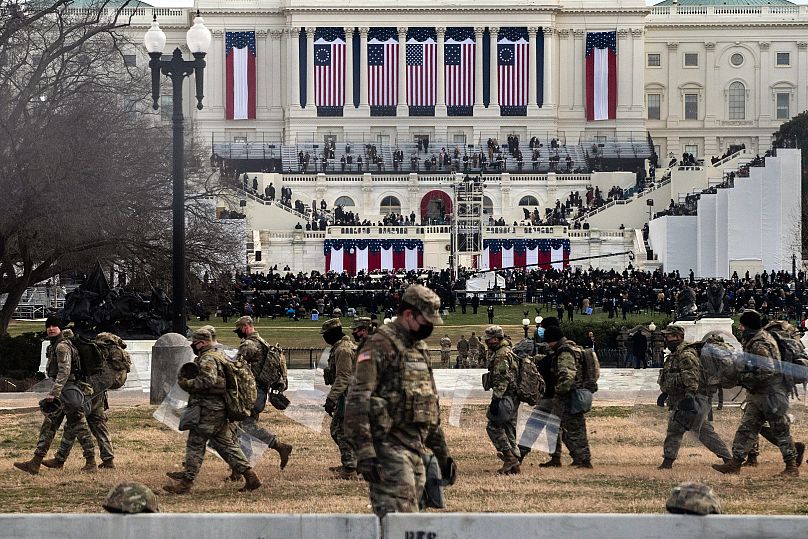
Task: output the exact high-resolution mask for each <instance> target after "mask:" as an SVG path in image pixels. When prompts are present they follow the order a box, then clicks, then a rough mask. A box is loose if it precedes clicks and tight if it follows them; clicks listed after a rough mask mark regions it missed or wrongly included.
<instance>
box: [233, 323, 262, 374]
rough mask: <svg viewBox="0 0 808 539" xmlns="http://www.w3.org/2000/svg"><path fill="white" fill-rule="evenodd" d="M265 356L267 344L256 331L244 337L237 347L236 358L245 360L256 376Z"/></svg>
mask: <svg viewBox="0 0 808 539" xmlns="http://www.w3.org/2000/svg"><path fill="white" fill-rule="evenodd" d="M266 356H267V345H266V343H265V342H264V340H263V339H262V338H261V336H260V335H259V334H258V332H257V331H253V332H252V334H251V335H250V336H249V337H246V338H244V339H243V340H242V341H241V344H240V345H239V347H238V354H237V355H236V357H237V358H238V359H243V360H246V361H247V363H249V365H250V368H251V369H252V371H253V376H255V377H256V378H257V377H258V375H259V374H260V370H261V366H262V365H263V364H264V360H265V359H266Z"/></svg>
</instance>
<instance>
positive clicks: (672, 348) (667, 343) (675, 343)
mask: <svg viewBox="0 0 808 539" xmlns="http://www.w3.org/2000/svg"><path fill="white" fill-rule="evenodd" d="M680 342H681V341H665V348H667V349H668V350H670V351H671V352H675V351H676V349H677V348H678V347H679V343H680Z"/></svg>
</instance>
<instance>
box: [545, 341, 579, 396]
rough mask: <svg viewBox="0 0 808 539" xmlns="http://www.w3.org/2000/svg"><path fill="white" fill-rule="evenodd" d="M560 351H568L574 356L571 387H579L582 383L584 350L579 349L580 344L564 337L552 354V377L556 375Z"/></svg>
mask: <svg viewBox="0 0 808 539" xmlns="http://www.w3.org/2000/svg"><path fill="white" fill-rule="evenodd" d="M561 352H569V353H571V354H572V355H573V356H574V357H575V383H574V384H573V389H580V388H581V384H582V383H583V375H584V373H583V359H584V358H583V355H584V351H583V350H582V349H581V347H580V346H578V345H577V344H575V341H571V340H569V339H565V340H564V342H563V343H562V344H561V346H559V347H558V348H557V349H556V351H555V354H553V367H552V368H553V375H554V378H557V377H558V356H559V354H561Z"/></svg>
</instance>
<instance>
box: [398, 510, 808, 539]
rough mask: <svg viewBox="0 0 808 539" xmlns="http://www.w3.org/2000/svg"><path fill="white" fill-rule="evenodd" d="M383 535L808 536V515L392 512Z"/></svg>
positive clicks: (483, 538) (469, 538) (442, 538)
mask: <svg viewBox="0 0 808 539" xmlns="http://www.w3.org/2000/svg"><path fill="white" fill-rule="evenodd" d="M383 528H384V539H491V538H492V537H502V538H506V537H525V538H527V537H530V538H541V537H548V538H553V539H557V538H558V537H565V538H566V537H570V538H577V537H597V538H598V539H625V538H629V537H643V538H657V537H658V538H669V537H676V538H677V539H689V538H702V537H716V538H719V537H720V538H730V539H735V538H737V539H741V538H753V537H755V538H758V537H808V517H800V516H767V515H766V516H764V515H760V516H758V515H712V516H707V517H701V516H693V515H669V514H658V515H657V514H640V515H637V514H553V513H548V514H524V513H519V514H506V513H432V514H430V513H421V514H410V515H405V514H391V515H388V516H387V517H385V519H384V526H383Z"/></svg>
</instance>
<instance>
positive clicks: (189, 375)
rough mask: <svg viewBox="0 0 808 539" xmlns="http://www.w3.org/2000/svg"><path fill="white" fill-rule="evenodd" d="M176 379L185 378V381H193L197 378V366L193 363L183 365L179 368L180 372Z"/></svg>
mask: <svg viewBox="0 0 808 539" xmlns="http://www.w3.org/2000/svg"><path fill="white" fill-rule="evenodd" d="M177 375H178V376H177V377H178V378H185V379H186V380H193V379H194V378H196V377H197V376H199V365H197V364H196V363H194V362H193V361H189V362H188V363H184V364H183V365H182V367H180V372H179V373H177Z"/></svg>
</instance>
